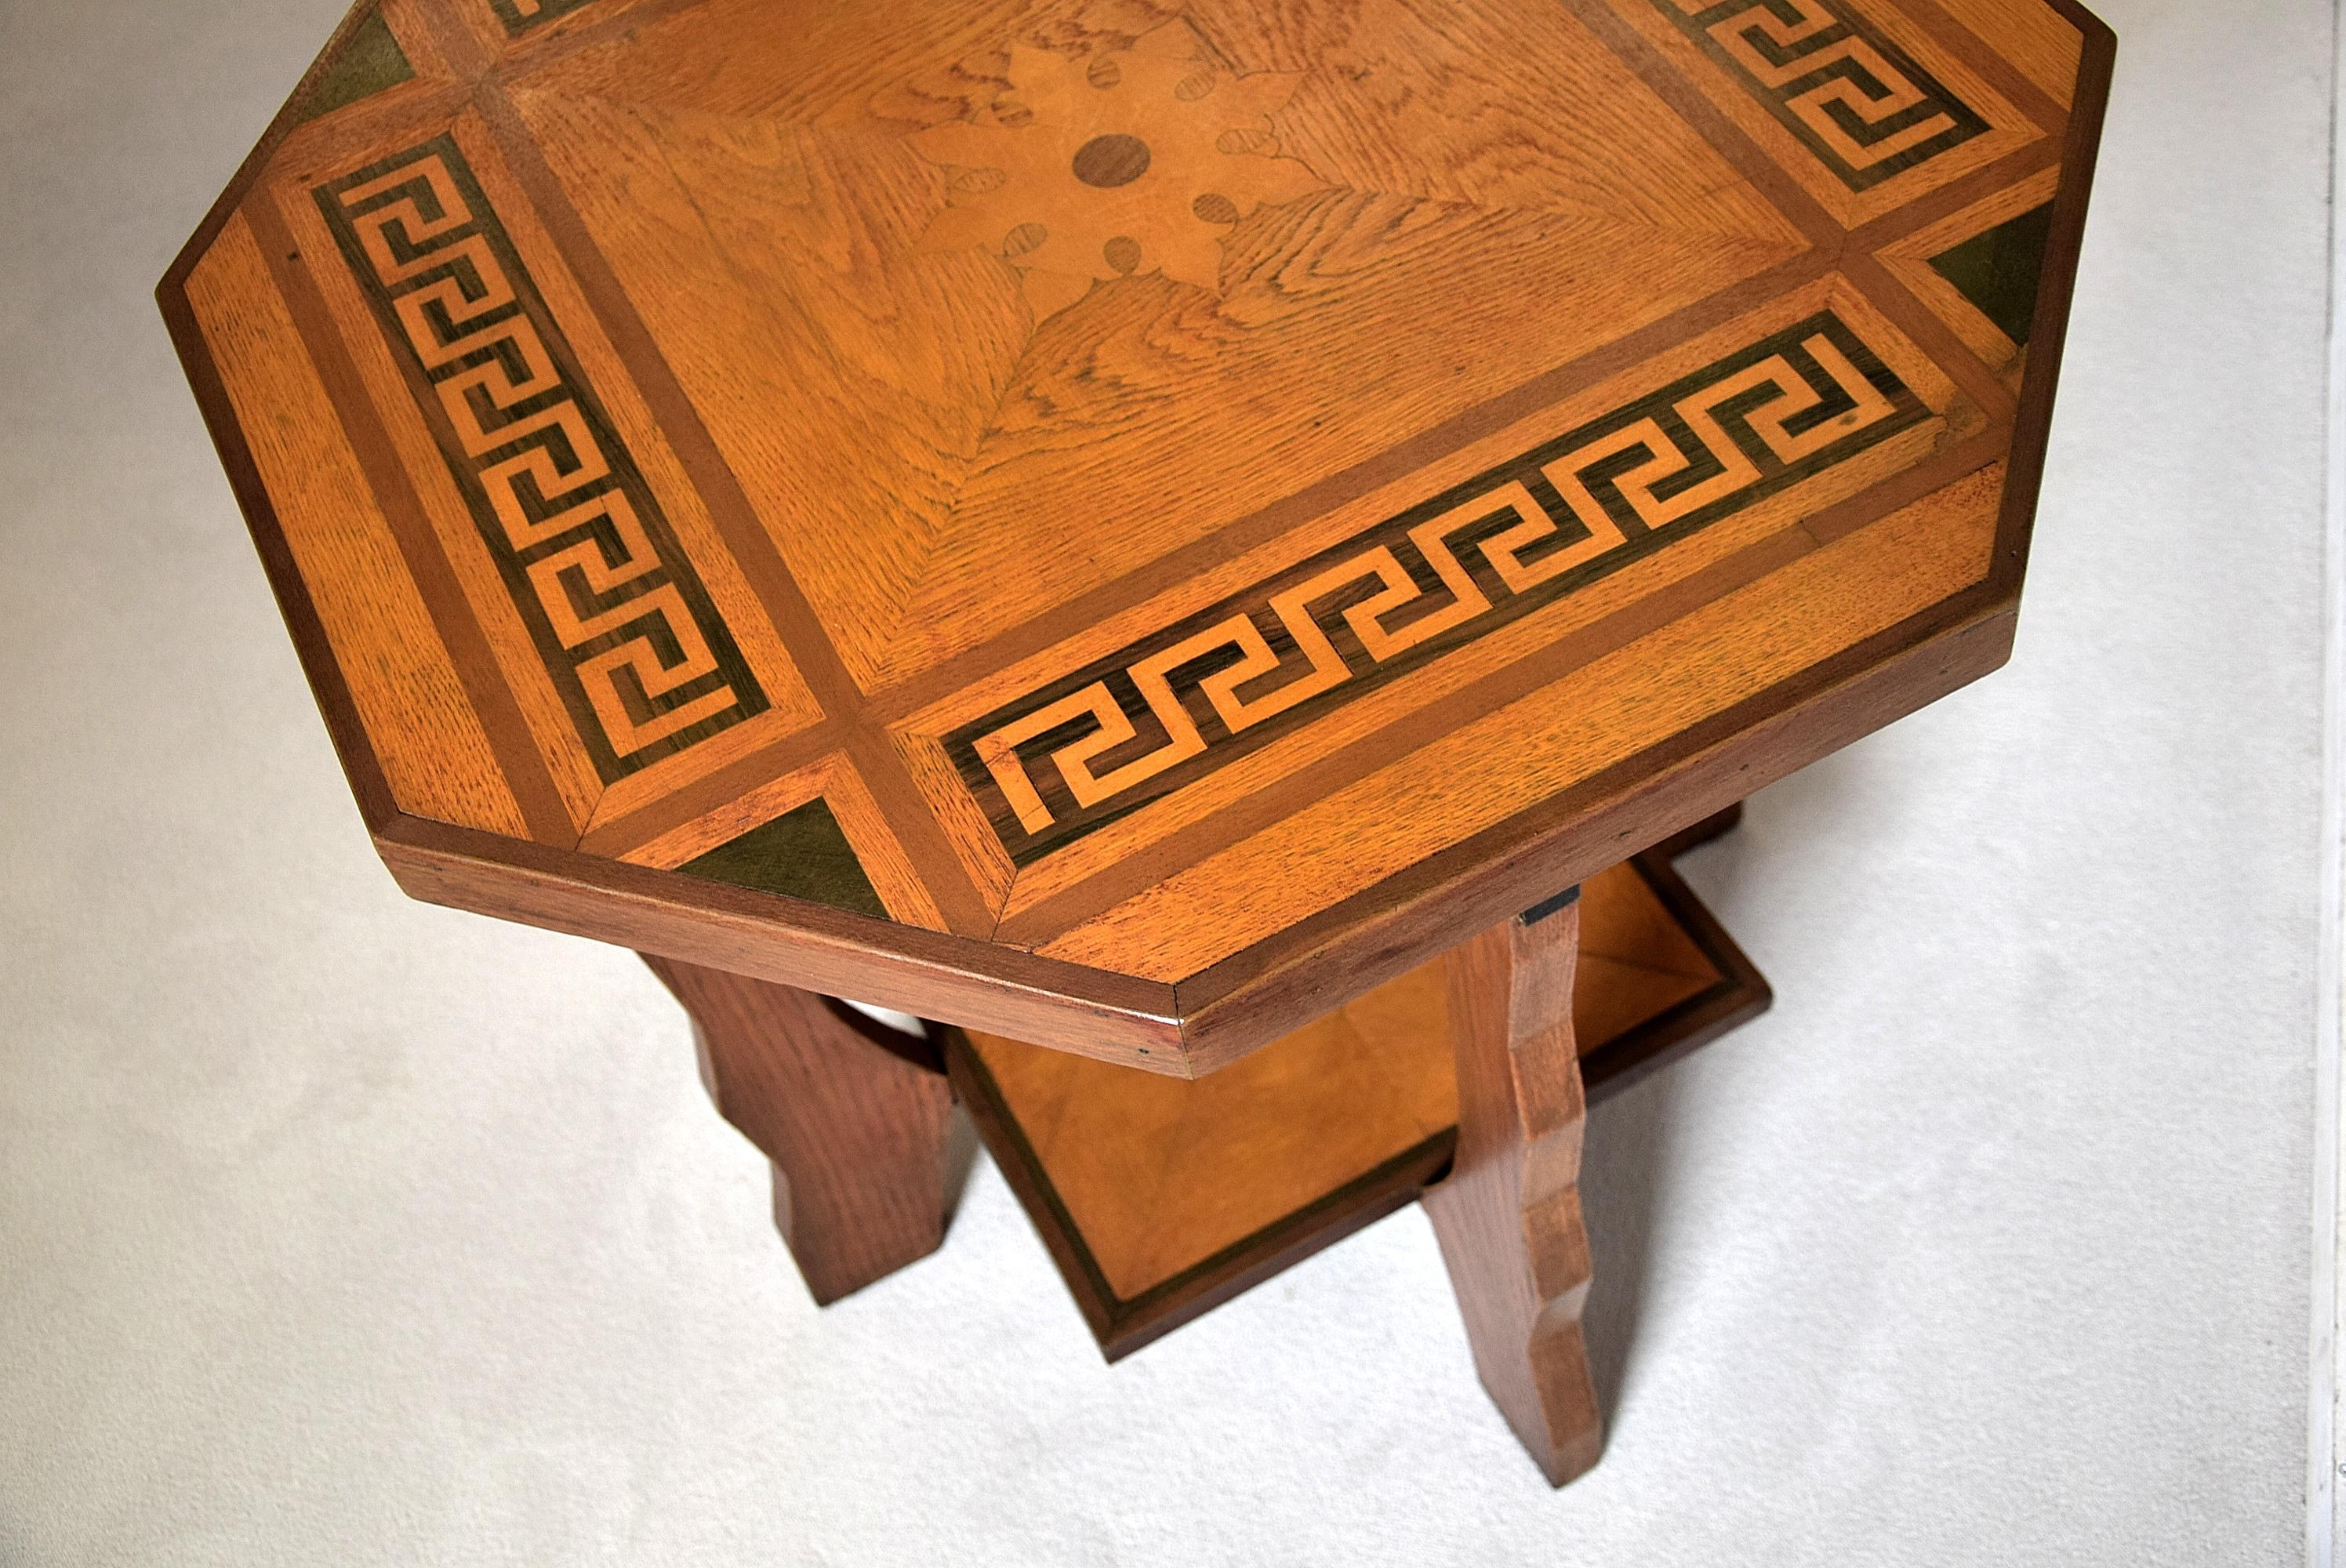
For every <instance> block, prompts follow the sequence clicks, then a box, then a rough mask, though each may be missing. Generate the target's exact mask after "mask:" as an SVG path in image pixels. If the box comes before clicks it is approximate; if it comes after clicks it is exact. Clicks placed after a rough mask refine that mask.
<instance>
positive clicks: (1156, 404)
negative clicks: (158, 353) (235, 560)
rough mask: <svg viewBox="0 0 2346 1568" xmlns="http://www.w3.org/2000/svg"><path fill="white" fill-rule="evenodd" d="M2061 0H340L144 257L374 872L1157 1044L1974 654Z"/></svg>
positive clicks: (1714, 790) (466, 902) (1639, 821)
mask: <svg viewBox="0 0 2346 1568" xmlns="http://www.w3.org/2000/svg"><path fill="white" fill-rule="evenodd" d="M2112 52H2113V45H2112V40H2111V38H2110V36H2109V35H2108V33H2107V31H2106V29H2105V28H2103V27H2102V26H2101V25H2100V24H2099V23H2097V22H2096V21H2095V20H2094V19H2093V18H2092V17H2091V16H2090V15H2087V14H2086V12H2085V11H2083V10H2082V9H2080V8H2079V7H2078V6H2076V5H2074V4H2071V3H2070V0H1726V3H1723V4H1711V3H1709V0H1193V3H1192V4H1189V5H1186V6H1182V7H1178V8H1176V7H1172V6H1168V5H1160V4H1158V3H1156V0H951V3H944V0H901V3H897V4H891V5H874V4H870V3H869V0H368V3H366V4H362V5H360V6H359V7H358V9H357V10H356V11H354V12H353V13H352V15H351V16H350V18H349V19H348V20H347V21H346V22H345V24H344V25H342V28H341V29H340V30H339V31H338V32H337V33H336V34H335V36H334V37H333V38H332V39H331V41H330V42H329V43H328V44H327V46H326V48H325V52H324V53H323V55H322V56H321V57H320V59H319V61H318V64H317V65H316V66H314V67H313V68H312V69H311V72H310V74H309V75H308V76H307V77H305V78H304V80H303V81H302V83H301V86H300V87H299V88H298V90H297V91H296V92H295V94H294V96H293V97H292V99H291V102H289V104H288V105H287V106H286V107H285V109H284V110H283V112H282V113H281V114H280V116H279V117H278V119H277V120H276V122H275V123H274V124H273V125H272V127H271V128H270V132H269V134H268V136H267V137H266V138H265V139H264V140H263V142H262V144H261V145H260V148H258V149H256V151H255V152H254V154H253V156H252V158H250V160H249V162H248V163H247V165H246V167H245V168H243V170H242V171H240V173H239V175H238V176H237V177H236V179H235V181H234V183H233V184H232V185H231V186H230V188H229V190H228V192H227V193H226V194H225V195H224V196H223V197H222V198H221V199H220V201H219V204H218V206H217V207H216V208H215V209H214V210H213V212H212V213H211V215H210V217H209V219H207V220H206V222H205V223H204V225H203V226H202V228H201V229H200V230H199V232H198V234H197V235H196V237H195V238H194V239H193V240H191V241H190V243H189V246H188V248H187V249H186V251H185V252H184V254H183V255H182V256H181V258H180V260H179V262H178V264H177V265H176V266H175V267H174V268H173V269H172V270H171V272H170V274H169V276H168V278H167V279H166V280H165V281H164V284H163V288H162V290H161V297H162V300H163V303H164V308H165V313H166V316H167V318H168V321H169V322H170V325H171V328H172V331H173V333H174V336H175V338H176V340H177V341H178V343H179V349H180V351H181V355H182V358H183V360H184V361H185V363H186V365H187V367H188V371H189V376H190V378H191V380H192V382H194V384H195V386H196V389H197V392H198V395H199V401H200V402H202V404H203V406H204V410H205V412H206V416H207V418H208V419H209V421H210V423H211V425H212V428H213V432H214V434H215V437H216V439H217V441H218V443H219V446H220V450H221V453H222V455H223V458H224V461H225V462H226V464H227V466H228V468H229V471H230V477H231V479H232V481H233V482H234V484H235V485H236V488H237V491H238V494H239V499H240V502H241V503H242V504H243V506H244V508H245V511H246V513H247V514H248V516H249V518H250V522H251V524H252V528H253V533H254V536H255V539H256V540H257V542H258V544H259V545H260V553H261V555H262V558H263V560H264V563H265V564H266V565H267V567H268V569H269V571H270V576H271V579H272V581H273V583H274V585H275V587H276V590H277V593H278V596H279V599H280V604H281V606H282V607H283V609H284V612H285V615H286V618H287V620H288V622H289V624H290V626H291V629H292V631H293V634H294V638H295V641H296V644H297V646H298V647H299V649H300V651H301V657H302V659H303V661H304V665H305V667H306V668H307V671H308V674H309V676H310V678H311V683H312V685H313V687H315V689H316V692H317V694H318V697H319V701H320V705H321V708H322V709H323V711H324V713H325V715H326V718H327V720H328V723H329V726H330V728H331V730H332V733H333V737H334V739H335V742H336V744H337V747H338V748H339V750H340V752H341V755H342V760H343V763H344V766H345V769H346V770H347V772H348V774H349V776H350V779H351V782H352V788H353V789H354V790H355V792H356V794H357V797H358V799H359V801H360V804H361V806H362V809H363V812H364V815H365V818H366V820H367V823H368V826H369V828H370V830H372V833H373V835H374V838H375V840H376V842H377V844H378V846H379V847H380V849H381V850H382V854H383V856H384V859H385V860H386V861H387V862H388V863H389V864H390V866H391V868H392V870H393V873H394V874H395V875H396V876H397V877H398V878H399V880H400V881H401V883H402V885H403V887H405V888H406V889H407V890H408V891H411V892H413V893H415V894H417V895H418V896H421V897H424V898H429V899H433V900H437V901H444V902H448V903H453V904H457V905H461V906H464V907H467V908H472V909H476V910H482V911H487V912H491V913H495V914H500V915H505V916H509V917H511V918H515V919H519V920H524V921H534V922H536V923H540V924H545V925H549V926H554V927H557V928H560V929H564V930H568V931H574V932H581V933H584V934H587V935H591V936H596V937H600V938H604V939H607V940H611V941H617V942H627V943H629V944H631V945H634V946H637V947H639V948H643V949H646V950H648V951H655V952H664V953H668V954H669V955H671V956H674V957H678V958H682V959H686V960H688V961H690V962H702V963H709V964H714V965H717V966H719V967H723V968H728V969H732V970H736V971H738V972H746V973H751V974H758V975H762V976H765V977H767V978H771V979H776V980H782V981H788V982H790V983H798V984H802V985H807V986H810V987H812V988H814V989H818V990H821V991H825V992H829V993H835V994H844V995H851V996H855V997H858V998H861V999H863V1000H867V1001H872V1002H875V1003H885V1004H888V1005H892V1006H898V1007H903V1008H904V1009H906V1010H907V1011H911V1012H915V1013H923V1014H925V1015H928V1016H932V1017H939V1018H943V1019H947V1020H951V1021H954V1022H960V1023H972V1024H976V1025H981V1026H984V1027H986V1028H989V1029H994V1030H997V1031H1000V1032H1003V1033H1009V1034H1013V1035H1016V1036H1019V1037H1023V1038H1025V1039H1029V1040H1034V1041H1036V1042H1039V1043H1042V1044H1054V1045H1058V1046H1061V1047H1064V1048H1066V1049H1072V1050H1078V1051H1084V1052H1087V1053H1090V1054H1097V1055H1103V1056H1107V1057H1111V1058H1114V1059H1117V1060H1124V1061H1129V1062H1132V1063H1134V1064H1138V1065H1142V1066H1148V1067H1152V1068H1155V1069H1157V1070H1159V1071H1164V1072H1170V1073H1177V1074H1194V1073H1197V1072H1200V1071H1204V1070H1207V1069H1209V1068H1210V1067H1212V1066H1214V1065H1217V1064H1219V1063H1221V1062H1224V1061H1227V1060H1229V1059H1231V1058H1232V1057H1234V1056H1236V1055H1237V1054H1241V1053H1243V1052H1244V1051H1246V1050H1248V1049H1250V1048H1251V1047H1253V1046H1255V1045H1258V1044H1262V1043H1264V1042H1266V1041H1268V1040H1269V1039H1270V1038H1273V1037H1275V1036H1276V1035H1278V1034H1279V1033H1281V1032H1282V1031H1284V1030H1286V1029H1289V1028H1291V1027H1294V1026H1296V1025H1298V1024H1300V1023H1302V1022H1303V1021H1304V1020H1306V1019H1307V1018H1309V1017H1310V1016H1311V1015H1313V1014H1314V1013H1319V1012H1321V1011H1323V1010H1324V1009H1326V1008H1327V1007H1330V1006H1332V1005H1334V1004H1336V1003H1341V1002H1342V1001H1343V1000H1345V999H1346V998H1347V997H1349V996H1351V995H1354V994H1357V993H1360V992H1361V991H1363V990H1365V989H1366V988H1367V987H1369V986H1370V985H1372V984H1373V983H1377V982H1378V981H1381V980H1382V979H1384V978H1387V977H1389V976H1391V975H1392V974H1394V973H1397V972H1401V971H1402V970H1403V969H1404V968H1406V967H1408V966H1409V965H1410V964H1412V963H1413V962H1418V961H1420V960H1422V959H1423V958H1425V957H1427V956H1429V955H1430V954H1432V953H1433V952H1438V951H1440V950H1441V949H1442V948H1443V947H1445V946H1447V945H1449V944H1451V943H1453V942H1456V941H1459V940H1461V939H1463V938H1464V936H1466V935H1468V934H1471V932H1473V931H1474V930H1475V929H1477V928H1478V927H1480V926H1482V925H1485V924H1488V923H1490V922H1491V921H1494V920H1497V919H1501V918H1504V917H1505V915H1507V914H1508V913H1509V912H1511V911H1521V910H1524V909H1525V908H1527V907H1529V906H1533V905H1535V904H1536V903H1538V902H1539V901H1541V900H1542V899H1544V898H1546V897H1548V896H1550V895H1553V894H1555V893H1556V892H1557V891H1558V890H1560V889H1562V888H1565V887H1567V886H1569V885H1570V884H1572V883H1574V882H1575V881H1578V880H1580V879H1581V878H1583V877H1585V876H1587V875H1589V874H1591V873H1593V872H1595V871H1598V870H1600V869H1602V868H1603V867H1604V866H1606V865H1607V864H1610V863H1612V862H1613V861H1616V860H1619V859H1621V858H1623V857H1624V856H1625V855H1627V854H1628V853H1630V852H1633V851H1635V850H1639V849H1641V848H1643V847H1645V846H1646V845H1647V844H1649V843H1652V842H1654V841H1656V840H1659V839H1661V838H1663V837H1665V836H1667V835H1668V834H1670V833H1673V832H1676V831H1678V830H1680V829H1683V828H1685V827H1687V826H1688V824H1689V823H1691V822H1692V821H1694V820H1697V819H1698V818H1699V817H1700V816H1702V815H1704V814H1707V813H1709V812H1710V811H1713V810H1715V809H1719V808H1720V807H1722V806H1724V805H1726V804H1729V803H1730V802H1731V801H1733V800H1736V799H1740V798H1742V796H1743V795H1745V794H1747V793H1749V791H1750V790H1751V789H1756V788H1758V787H1759V786H1760V785H1762V784H1764V783H1766V782H1768V781H1769V780H1770V779H1775V778H1777V777H1780V776H1781V775H1782V774H1784V773H1786V772H1788V771H1790V770H1791V769H1795V768H1798V767H1800V766H1802V765H1804V764H1806V763H1808V762H1810V761H1812V760H1814V759H1817V758H1818V757H1820V756H1821V755H1823V754H1824V753H1826V752H1828V751H1830V750H1831V749H1833V748H1836V747H1838V746H1840V745H1842V744H1845V743H1847V742H1848V741H1850V740H1851V739H1854V738H1857V737H1859V736H1861V735H1862V734H1864V733H1866V732H1868V731H1869V730H1871V729H1872V728H1877V727H1879V726H1880V725H1882V724H1883V723H1886V722H1888V721H1890V720H1891V719H1892V718H1896V717H1898V716H1899V715H1901V714H1902V713H1904V712H1907V711H1910V710H1911V709H1913V708H1916V707H1918V706H1920V705H1921V704H1923V703H1924V702H1927V701H1930V700H1932V699H1933V698H1934V697H1938V696H1941V695H1943V694H1944V693H1945V692H1947V691H1949V690H1952V689H1953V688H1954V687H1956V686H1959V685H1961V684H1962V683H1964V681H1967V680H1969V679H1972V678H1974V677H1976V676H1978V675H1981V674H1984V673H1985V672H1986V671H1988V670H1990V669H1992V668H1994V667H1995V666H1996V665H1997V664H1999V663H2001V662H2002V661H2003V659H2004V657H2005V656H2006V655H2007V653H2008V651H2009V648H2010V646H2011V639H2012V629H2013V625H2014V617H2015V611H2016V607H2017V604H2018V596H2019V590H2020V583H2021V575H2022V571H2023V567H2024V565H2025V554H2026V547H2027V540H2028V535H2029V532H2030V528H2031V524H2032V519H2033V514H2034V511H2035V495H2036V491H2037V487H2038V480H2039V475H2040V472H2041V468H2042V463H2043V457H2044V451H2045V439H2046V432H2047V427H2048V424H2049V422H2050V418H2051V411H2052V402H2053V383H2054V378H2055V371H2056V368H2057V361H2058V355H2059V349H2060V339H2061V335H2062V331H2063V329H2064V326H2065V324H2066V316H2067V305H2068V296H2069V292H2070V288H2071V283H2072V279H2073V276H2074V269H2075V259H2076V250H2077V246H2078V242H2079V239H2080V236H2081V233H2082V229H2083V225H2084V221H2085V209H2086V186H2087V183H2088V181H2089V179H2090V174H2091V165H2092V160H2093V154H2094V145H2095V139H2096V135H2097V133H2098V127H2099V123H2100V117H2101V110H2102V104H2103V100H2104V97H2105V96H2106V88H2107V83H2108V76H2109V69H2110V62H2111V57H2112Z"/></svg>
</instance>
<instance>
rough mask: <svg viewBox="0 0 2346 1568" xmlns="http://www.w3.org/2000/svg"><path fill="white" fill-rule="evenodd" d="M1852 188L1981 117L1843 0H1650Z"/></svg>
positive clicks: (1908, 163)
mask: <svg viewBox="0 0 2346 1568" xmlns="http://www.w3.org/2000/svg"><path fill="white" fill-rule="evenodd" d="M1654 3H1655V4H1656V5H1658V6H1660V7H1661V10H1662V13H1663V15H1667V16H1668V17H1669V18H1670V19H1671V20H1672V21H1674V22H1676V23H1677V24H1678V27H1679V29H1680V30H1681V31H1683V32H1684V33H1685V34H1686V35H1687V36H1688V37H1690V38H1692V39H1693V40H1694V41H1695V42H1696V43H1698V44H1699V45H1700V46H1702V48H1703V50H1704V52H1705V53H1707V54H1709V56H1711V58H1713V59H1715V60H1717V61H1718V62H1719V64H1720V65H1722V66H1726V67H1727V69H1728V71H1729V74H1731V75H1733V76H1735V77H1737V78H1738V79H1739V81H1741V82H1742V83H1743V84H1744V85H1745V86H1746V87H1749V89H1750V91H1751V93H1752V96H1753V97H1756V98H1758V99H1759V100H1760V103H1762V104H1764V105H1765V106H1766V107H1767V108H1768V112H1769V113H1770V114H1771V115H1773V116H1775V117H1776V119H1777V120H1778V121H1779V122H1780V123H1781V124H1782V126H1783V127H1784V128H1785V129H1786V130H1789V131H1790V132H1791V133H1792V135H1793V136H1794V137H1797V138H1798V139H1799V140H1800V143H1801V144H1802V145H1803V146H1805V147H1806V148H1808V149H1809V150H1810V151H1811V152H1813V153H1815V154H1816V155H1817V157H1818V158H1819V159H1820V160H1821V161H1822V162H1823V164H1824V165H1825V167H1826V168H1830V169H1831V170H1832V171H1833V173H1835V174H1837V175H1839V176H1840V177H1841V180H1842V181H1843V183H1845V184H1847V185H1848V186H1849V188H1851V190H1864V189H1866V188H1869V187H1871V186H1873V185H1876V184H1878V183H1880V182H1881V181H1882V180H1885V179H1887V178H1890V177H1891V176H1892V175H1893V174H1896V173H1898V172H1899V171H1901V170H1902V169H1908V168H1913V167H1914V166H1915V165H1916V164H1919V163H1922V162H1924V161H1925V160H1927V159H1930V158H1936V157H1937V156H1938V155H1939V154H1941V153H1943V152H1945V151H1946V150H1948V149H1949V148H1953V147H1956V146H1959V145H1960V144H1962V143H1964V142H1966V141H1969V140H1970V139H1971V138H1972V137H1975V136H1978V135H1980V134H1982V133H1983V132H1984V131H1985V130H1986V129H1987V128H1988V127H1987V122H1986V121H1985V120H1984V119H1982V118H1981V117H1979V116H1978V115H1977V114H1976V113H1974V111H1973V110H1972V109H1971V108H1970V107H1969V106H1967V105H1966V104H1964V102H1963V100H1962V99H1960V98H1958V97H1955V96H1954V94H1953V93H1952V92H1949V91H1948V90H1947V88H1946V87H1944V86H1943V85H1942V84H1941V83H1940V82H1939V81H1938V79H1937V78H1936V77H1934V76H1932V75H1931V74H1930V73H1929V72H1928V71H1926V70H1924V69H1923V67H1922V66H1919V65H1917V64H1916V63H1915V61H1914V59H1913V56H1910V55H1908V54H1907V53H1906V52H1905V51H1904V50H1902V49H1901V48H1900V47H1899V46H1897V45H1895V44H1893V43H1892V42H1891V41H1890V40H1889V39H1888V38H1886V37H1884V36H1882V34H1881V33H1879V32H1878V31H1876V30H1875V29H1874V28H1873V27H1872V26H1871V25H1868V24H1867V23H1865V22H1864V21H1862V19H1860V18H1859V17H1858V16H1857V15H1856V14H1855V13H1853V12H1852V11H1851V10H1850V9H1849V8H1848V5H1847V4H1846V0H1726V3H1725V4H1723V5H1722V4H1718V3H1715V0H1654Z"/></svg>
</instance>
